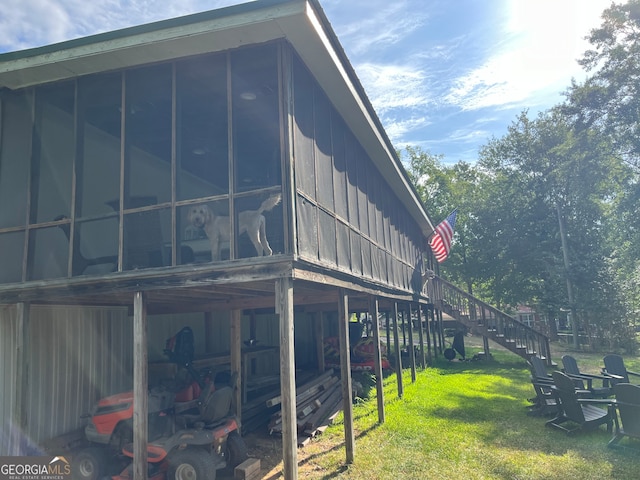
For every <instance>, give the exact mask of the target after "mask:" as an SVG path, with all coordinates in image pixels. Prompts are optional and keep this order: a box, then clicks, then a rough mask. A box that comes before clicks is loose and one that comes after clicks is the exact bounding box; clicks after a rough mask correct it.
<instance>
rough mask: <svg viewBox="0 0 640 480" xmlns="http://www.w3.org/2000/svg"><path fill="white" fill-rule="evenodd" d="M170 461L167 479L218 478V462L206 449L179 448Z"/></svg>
mask: <svg viewBox="0 0 640 480" xmlns="http://www.w3.org/2000/svg"><path fill="white" fill-rule="evenodd" d="M168 461H169V469H168V470H167V480H216V467H217V465H216V462H215V460H214V458H213V457H212V456H211V454H210V453H209V452H207V451H206V450H204V449H200V448H187V449H186V450H178V451H176V452H174V453H172V454H171V455H170V456H169V457H168Z"/></svg>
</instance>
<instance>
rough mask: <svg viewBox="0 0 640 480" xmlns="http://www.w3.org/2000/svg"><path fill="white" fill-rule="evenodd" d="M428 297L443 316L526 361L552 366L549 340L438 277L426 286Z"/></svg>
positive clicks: (524, 324)
mask: <svg viewBox="0 0 640 480" xmlns="http://www.w3.org/2000/svg"><path fill="white" fill-rule="evenodd" d="M428 289H429V292H428V293H429V296H430V298H432V299H433V301H434V304H435V305H436V306H437V307H440V308H441V310H442V311H443V312H444V313H447V314H448V315H450V316H452V317H454V318H455V319H456V320H458V321H460V322H462V323H464V324H465V325H467V326H468V327H470V328H471V329H472V330H473V331H474V333H479V334H481V335H483V336H486V337H488V338H490V339H492V340H494V341H495V342H496V343H499V344H500V345H502V346H504V347H506V348H507V349H509V350H511V351H512V352H514V353H516V354H518V355H520V356H521V357H522V358H524V359H525V360H529V357H531V355H538V356H539V357H541V358H543V359H544V360H545V362H547V364H549V365H551V364H552V360H551V351H550V347H549V337H547V336H546V335H544V334H543V333H541V332H539V331H537V330H536V329H534V328H532V327H530V326H529V325H527V324H526V323H524V322H521V321H519V320H517V319H515V318H513V317H512V316H510V315H508V314H506V313H504V312H502V311H500V310H498V309H497V308H495V307H493V306H491V305H489V304H487V303H485V302H483V301H482V300H480V299H478V298H476V297H474V296H473V295H471V294H469V293H467V292H465V291H464V290H462V289H460V288H458V287H456V286H455V285H453V284H452V283H449V282H448V281H446V280H444V279H443V278H440V277H437V276H436V277H435V278H433V279H432V280H431V281H430V282H429V285H428Z"/></svg>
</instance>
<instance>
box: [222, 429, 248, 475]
mask: <svg viewBox="0 0 640 480" xmlns="http://www.w3.org/2000/svg"><path fill="white" fill-rule="evenodd" d="M227 449H228V450H229V465H228V466H229V467H231V468H235V467H237V466H238V465H240V464H241V463H242V462H244V461H245V460H246V459H247V458H249V450H248V449H247V444H246V443H244V440H243V439H242V437H241V436H240V434H239V433H238V431H237V430H234V431H233V432H231V433H230V434H229V436H228V437H227Z"/></svg>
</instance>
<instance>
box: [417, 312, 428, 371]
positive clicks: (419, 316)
mask: <svg viewBox="0 0 640 480" xmlns="http://www.w3.org/2000/svg"><path fill="white" fill-rule="evenodd" d="M416 319H417V321H418V341H419V342H420V368H422V369H424V368H426V366H427V365H426V362H425V360H424V334H423V330H424V328H423V326H422V305H420V304H419V303H418V308H417V309H416Z"/></svg>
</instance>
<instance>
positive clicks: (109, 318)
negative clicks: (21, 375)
mask: <svg viewBox="0 0 640 480" xmlns="http://www.w3.org/2000/svg"><path fill="white" fill-rule="evenodd" d="M105 322H107V326H108V330H105V329H104V328H103V324H104V323H105ZM128 323H129V322H128V319H127V312H126V310H124V309H120V310H118V311H113V310H111V311H105V309H101V308H77V307H51V308H41V307H32V311H31V323H30V328H31V330H30V332H29V344H28V348H29V352H30V363H29V389H30V391H29V394H28V395H27V398H28V400H27V401H28V409H27V412H28V426H27V432H28V434H29V435H30V437H31V439H32V440H33V441H35V442H37V443H42V442H43V441H45V440H48V439H50V438H52V437H55V436H58V435H61V434H63V433H68V432H70V431H72V430H75V429H77V428H80V427H82V426H83V425H84V421H83V420H81V419H80V414H82V413H85V412H88V411H89V409H90V408H91V406H92V405H93V403H95V401H96V400H98V399H99V398H101V397H103V396H105V395H108V394H113V393H117V392H120V391H123V390H126V389H129V388H131V376H132V370H133V366H132V365H133V364H132V360H131V356H132V354H131V349H132V343H131V339H130V334H129V333H128V332H127V331H126V327H127V324H128ZM105 333H107V336H106V338H105ZM127 337H129V340H126V339H127ZM113 338H115V339H117V343H116V345H115V348H112V347H113V345H112V342H111V339H113ZM127 347H128V349H129V353H127V354H119V352H122V353H124V350H125V349H126V348H127ZM112 372H116V373H115V374H114V373H112Z"/></svg>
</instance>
